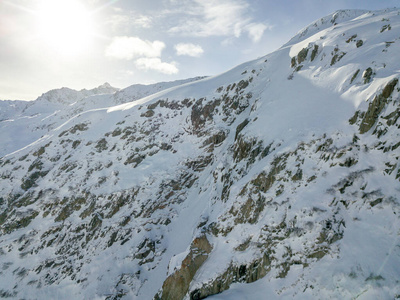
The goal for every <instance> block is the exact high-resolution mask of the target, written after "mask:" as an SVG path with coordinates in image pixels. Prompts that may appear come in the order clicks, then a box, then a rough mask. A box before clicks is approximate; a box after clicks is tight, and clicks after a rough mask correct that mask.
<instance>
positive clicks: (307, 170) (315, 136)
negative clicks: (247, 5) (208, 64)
mask: <svg viewBox="0 0 400 300" xmlns="http://www.w3.org/2000/svg"><path fill="white" fill-rule="evenodd" d="M399 53H400V10H398V9H391V10H385V11H376V12H367V11H338V12H336V13H334V14H332V15H330V16H327V17H325V18H323V19H321V20H318V21H317V22H315V23H314V24H311V25H310V26H309V27H307V28H306V29H304V30H302V31H301V32H300V33H299V34H298V35H297V36H295V37H294V38H293V39H292V40H291V41H289V42H288V43H287V44H286V45H284V46H283V47H282V48H280V49H279V50H277V51H275V52H273V53H271V54H268V55H266V56H265V57H262V58H260V59H257V60H255V61H251V62H248V63H245V64H243V65H240V66H238V67H236V68H234V69H232V70H230V71H228V72H226V73H224V74H221V75H219V76H215V77H211V78H205V79H202V80H197V81H195V82H192V83H187V84H183V85H178V86H175V87H172V88H170V89H167V90H164V91H161V92H158V93H156V94H153V95H149V96H147V97H144V98H141V99H133V100H134V101H132V102H127V101H131V100H129V99H130V97H129V96H127V95H126V94H125V93H123V92H117V93H116V94H113V95H114V96H109V95H108V96H96V97H97V98H86V99H85V100H84V101H89V103H90V101H91V100H93V99H99V101H100V103H101V105H96V104H93V106H90V107H89V106H87V107H86V108H87V109H85V110H82V111H79V112H76V114H74V115H71V111H69V110H66V111H67V112H66V113H63V116H66V117H65V118H64V119H62V118H61V117H54V120H55V121H54V122H58V123H56V125H54V126H51V127H49V128H48V129H47V131H46V133H45V135H43V136H41V137H40V138H39V137H38V138H37V139H35V140H34V141H33V142H32V143H30V144H29V145H28V144H24V145H23V144H22V143H20V144H18V145H16V144H17V142H14V138H16V137H13V136H11V137H10V138H9V139H8V140H7V143H10V144H11V146H7V147H9V148H7V147H5V148H3V149H6V150H3V153H4V154H3V157H2V158H1V160H0V176H1V181H0V189H1V193H0V195H1V198H0V230H1V231H0V276H1V280H0V297H3V298H7V297H10V298H18V299H22V298H23V299H50V298H57V299H72V298H73V299H204V298H206V297H208V298H209V299H246V297H247V299H265V298H268V299H280V298H282V297H284V298H295V299H316V298H318V299H351V298H353V299H393V298H399V297H400V259H399V258H400V240H399V235H400V222H399V214H400V205H399V201H400V199H399V198H400V197H399V196H400V164H399V157H400V139H399V136H400V121H399V117H400V104H399V103H400V83H399V77H400V74H399V72H400V60H399ZM115 95H120V97H119V96H118V97H116V96H115ZM102 97H105V98H104V101H105V99H110V97H111V98H112V97H116V98H118V102H119V103H121V102H126V103H122V104H120V105H117V106H110V105H108V106H107V105H106V106H103V105H104V104H105V102H101V99H103V98H102ZM123 99H126V100H127V101H124V100H123ZM63 101H64V100H63ZM107 101H108V100H107ZM65 102H68V103H69V100H65ZM90 105H92V104H90ZM62 111H64V108H63V109H62ZM38 113H39V112H38ZM67 116H68V117H67ZM47 117H48V118H50V116H47ZM42 119H43V117H42ZM59 119H62V121H59ZM14 122H20V119H19V120H17V119H15V121H14ZM0 124H4V121H3V122H2V123H0ZM4 130H7V127H3V128H2V132H3V131H4ZM27 130H28V131H27V133H30V132H31V131H29V130H31V129H27ZM16 139H18V138H16ZM3 141H4V140H3ZM18 143H19V142H18ZM3 147H4V146H3ZM13 147H14V148H15V147H17V149H14V148H13ZM7 149H12V150H7ZM11 152H12V153H11Z"/></svg>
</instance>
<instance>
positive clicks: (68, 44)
mask: <svg viewBox="0 0 400 300" xmlns="http://www.w3.org/2000/svg"><path fill="white" fill-rule="evenodd" d="M36 16H37V21H38V22H37V24H38V34H39V37H40V39H41V40H42V41H43V42H44V43H46V46H48V47H51V48H52V49H54V50H56V51H57V52H59V53H61V54H64V55H78V54H81V53H83V52H85V50H87V49H88V47H89V45H90V42H91V40H92V39H93V28H92V27H93V26H92V22H91V15H90V13H89V12H88V11H87V10H86V9H85V7H84V6H83V5H82V4H81V3H79V2H78V1H75V0H43V1H41V2H40V6H39V8H38V10H37V13H36Z"/></svg>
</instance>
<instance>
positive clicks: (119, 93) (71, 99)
mask: <svg viewBox="0 0 400 300" xmlns="http://www.w3.org/2000/svg"><path fill="white" fill-rule="evenodd" d="M202 78H204V77H196V78H190V79H185V80H177V81H171V82H160V83H156V84H149V85H142V84H135V85H132V86H130V87H127V88H125V89H122V90H119V89H117V88H114V87H112V86H111V85H110V84H109V83H107V82H106V83H104V84H103V85H100V86H98V87H97V88H94V89H91V90H86V89H83V90H80V91H76V90H73V89H69V88H65V87H64V88H61V89H55V90H51V91H49V92H47V93H44V94H43V95H42V96H40V97H39V98H38V99H36V100H35V101H30V102H27V101H0V129H1V130H0V139H1V140H2V141H3V142H4V143H2V144H1V145H0V156H3V155H6V154H9V153H12V152H14V151H16V150H19V149H21V148H23V147H24V146H27V145H29V144H30V143H33V142H35V141H36V140H37V139H39V138H40V137H42V136H44V135H45V134H47V133H48V132H50V131H51V130H53V129H55V128H57V127H58V126H60V125H62V124H63V123H64V122H66V121H68V120H70V119H71V118H73V117H75V116H77V115H79V114H81V113H84V112H86V111H88V110H93V109H98V108H104V107H110V106H113V105H118V104H121V103H126V102H131V101H134V100H138V99H140V98H143V97H144V96H149V95H151V94H154V93H157V92H160V91H162V90H166V89H168V88H171V87H174V86H177V85H182V84H185V83H189V82H193V81H196V80H200V79H202Z"/></svg>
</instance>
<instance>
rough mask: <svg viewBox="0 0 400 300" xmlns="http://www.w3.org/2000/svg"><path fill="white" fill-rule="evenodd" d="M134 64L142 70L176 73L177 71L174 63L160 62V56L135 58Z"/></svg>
mask: <svg viewBox="0 0 400 300" xmlns="http://www.w3.org/2000/svg"><path fill="white" fill-rule="evenodd" d="M135 63H136V66H137V67H138V68H139V69H142V70H154V71H158V72H161V73H164V74H177V73H178V72H179V70H178V68H177V67H176V66H175V63H166V62H162V61H161V59H160V58H158V57H153V58H148V57H143V58H139V59H138V60H136V62H135Z"/></svg>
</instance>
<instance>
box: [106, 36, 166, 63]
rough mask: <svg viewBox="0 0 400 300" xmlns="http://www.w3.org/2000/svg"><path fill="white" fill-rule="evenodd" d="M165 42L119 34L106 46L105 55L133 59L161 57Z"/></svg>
mask: <svg viewBox="0 0 400 300" xmlns="http://www.w3.org/2000/svg"><path fill="white" fill-rule="evenodd" d="M164 48H165V44H164V43H163V42H161V41H154V42H150V41H145V40H142V39H140V38H138V37H128V36H118V37H115V38H114V39H113V41H112V42H111V44H110V45H109V46H108V47H107V48H106V50H105V55H106V56H108V57H113V58H117V59H126V60H131V59H133V58H136V57H143V56H144V57H160V56H161V52H162V50H163V49H164Z"/></svg>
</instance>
